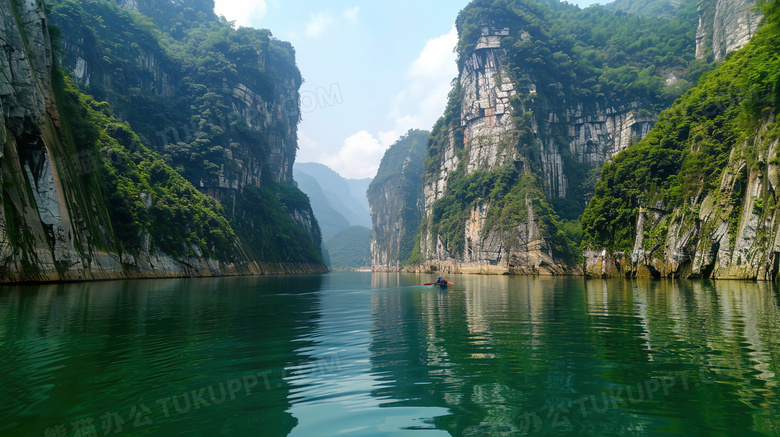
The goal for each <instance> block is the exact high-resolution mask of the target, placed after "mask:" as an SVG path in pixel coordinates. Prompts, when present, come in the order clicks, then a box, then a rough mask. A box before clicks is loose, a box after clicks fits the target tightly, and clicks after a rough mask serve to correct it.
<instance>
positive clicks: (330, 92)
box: [216, 0, 605, 178]
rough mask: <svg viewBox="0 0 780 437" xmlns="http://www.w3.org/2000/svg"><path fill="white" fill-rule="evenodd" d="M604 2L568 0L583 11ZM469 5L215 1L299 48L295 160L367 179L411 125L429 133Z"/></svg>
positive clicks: (222, 10) (453, 72)
mask: <svg viewBox="0 0 780 437" xmlns="http://www.w3.org/2000/svg"><path fill="white" fill-rule="evenodd" d="M570 2H572V1H571V0H570ZM604 2H605V1H604V0H601V1H599V0H577V1H573V3H576V4H578V5H580V6H582V7H585V6H588V5H590V4H593V3H604ZM467 4H468V0H394V1H378V0H370V1H369V0H329V1H327V2H323V1H315V0H295V1H283V0H249V1H247V0H216V11H217V13H218V14H221V15H224V16H225V17H227V19H228V20H231V21H235V22H236V25H237V26H251V27H256V28H266V29H270V30H271V32H273V34H274V36H275V37H277V38H279V39H282V40H285V41H290V42H291V43H292V44H293V45H294V46H295V49H296V55H297V61H298V67H299V68H300V70H301V73H302V74H303V77H304V80H305V83H304V84H303V86H302V88H301V96H302V109H303V121H302V122H301V124H300V126H299V131H298V136H299V147H300V150H299V151H298V158H297V162H321V163H323V164H326V165H328V166H329V167H331V168H333V169H334V170H336V171H337V172H339V173H340V174H341V175H342V176H344V177H348V178H369V177H373V176H374V175H375V174H376V171H377V168H378V166H379V161H380V160H381V158H382V155H383V154H384V151H385V150H386V149H387V147H389V146H390V145H392V144H393V143H394V142H395V141H396V140H397V139H398V138H399V137H400V136H401V135H403V134H404V133H406V132H407V131H408V130H409V129H410V128H416V129H431V127H432V126H433V124H434V123H435V122H436V120H437V119H438V118H439V117H440V116H441V115H442V113H443V111H444V106H445V105H446V102H447V93H448V92H449V90H450V83H451V81H452V79H454V78H455V77H456V76H457V68H456V66H455V54H454V53H453V49H454V48H455V45H456V44H457V35H456V32H455V30H454V26H453V24H454V23H455V18H456V16H457V14H458V12H459V11H460V10H461V9H463V8H464V7H465V6H466V5H467Z"/></svg>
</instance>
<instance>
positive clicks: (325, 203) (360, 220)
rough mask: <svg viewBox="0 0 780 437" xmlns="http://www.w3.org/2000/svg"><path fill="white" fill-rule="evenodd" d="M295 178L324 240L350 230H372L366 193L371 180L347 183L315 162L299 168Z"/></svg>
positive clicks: (356, 180) (344, 179)
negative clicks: (309, 201)
mask: <svg viewBox="0 0 780 437" xmlns="http://www.w3.org/2000/svg"><path fill="white" fill-rule="evenodd" d="M293 178H294V179H295V181H296V182H297V183H298V187H299V188H300V189H301V191H303V192H304V193H306V195H307V196H309V199H311V202H312V207H313V208H314V215H315V216H316V217H317V221H318V222H319V223H320V228H321V229H322V237H323V240H327V239H328V238H330V237H332V236H334V235H336V234H338V233H339V232H341V231H343V230H345V229H347V228H348V227H350V226H363V227H366V228H369V229H370V228H371V213H370V212H369V209H368V198H367V197H366V191H368V186H369V184H371V179H346V178H343V177H342V176H341V175H340V174H338V173H336V172H335V171H333V170H331V169H330V168H329V167H327V166H325V165H323V164H318V163H314V162H309V163H302V164H298V163H296V164H295V167H293Z"/></svg>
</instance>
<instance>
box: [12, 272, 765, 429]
mask: <svg viewBox="0 0 780 437" xmlns="http://www.w3.org/2000/svg"><path fill="white" fill-rule="evenodd" d="M449 279H451V280H454V281H455V282H456V285H455V286H452V287H450V288H449V289H448V290H447V291H446V292H441V291H440V290H438V289H432V288H430V287H421V286H419V284H421V283H423V282H429V281H430V278H428V277H425V276H417V275H390V274H374V275H372V274H359V273H354V274H332V275H327V276H313V277H285V278H226V279H197V280H168V281H136V282H108V283H91V284H69V285H49V286H37V287H5V288H0V357H2V360H0V435H2V436H53V437H62V436H84V437H86V436H92V435H94V436H104V435H115V436H118V435H126V436H135V435H139V436H140V435H159V436H174V435H188V436H194V435H199V436H200V435H202V436H217V435H224V436H228V435H229V436H244V435H247V436H249V435H252V436H255V435H256V436H288V435H290V436H305V437H308V436H331V435H354V436H383V435H402V436H413V435H421V436H437V435H442V436H446V435H453V436H521V435H564V436H594V435H599V436H672V435H700V436H733V435H739V436H744V437H747V436H768V435H779V434H780V418H778V416H780V414H779V413H780V388H778V382H780V378H779V377H778V371H779V370H780V369H779V368H778V362H779V361H778V360H779V359H780V311H779V309H778V302H779V301H780V295H779V294H778V289H777V288H776V287H775V286H773V285H771V284H755V283H743V282H710V281H699V282H691V281H683V282H672V281H623V280H610V281H601V280H591V281H586V280H584V279H580V278H527V277H480V276H464V277H453V278H449Z"/></svg>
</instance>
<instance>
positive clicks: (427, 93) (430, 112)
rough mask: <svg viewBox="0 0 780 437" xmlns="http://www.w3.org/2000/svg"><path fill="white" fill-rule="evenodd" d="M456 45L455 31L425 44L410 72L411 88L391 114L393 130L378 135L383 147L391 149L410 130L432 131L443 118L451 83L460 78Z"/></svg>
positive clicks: (402, 93)
mask: <svg viewBox="0 0 780 437" xmlns="http://www.w3.org/2000/svg"><path fill="white" fill-rule="evenodd" d="M457 44H458V31H457V30H456V29H455V27H453V28H452V29H451V30H450V32H449V33H447V34H446V35H442V36H439V37H437V38H433V39H431V40H429V41H428V42H427V43H426V44H425V48H423V51H422V53H420V56H419V57H418V58H417V59H415V60H414V62H412V64H411V66H410V67H409V70H408V72H407V77H408V78H409V80H410V83H409V85H408V86H407V87H406V89H404V90H402V91H401V92H399V93H398V95H397V96H396V99H395V102H394V104H393V107H392V109H391V110H390V114H389V116H390V119H391V120H392V121H393V123H394V127H393V128H392V129H390V130H388V131H385V132H380V133H379V134H378V136H379V138H380V140H381V141H382V144H383V145H385V146H388V147H389V146H390V145H392V143H394V142H395V141H397V140H398V139H399V138H400V137H401V136H402V135H404V134H405V133H406V132H407V131H408V130H409V129H431V128H432V127H433V125H434V124H435V123H436V120H438V119H439V117H441V116H442V114H443V113H444V108H445V107H446V106H447V96H448V95H449V92H450V90H451V89H452V79H453V78H455V77H456V76H457V75H458V67H457V63H456V60H457V57H456V54H455V52H454V48H455V46H456V45H457Z"/></svg>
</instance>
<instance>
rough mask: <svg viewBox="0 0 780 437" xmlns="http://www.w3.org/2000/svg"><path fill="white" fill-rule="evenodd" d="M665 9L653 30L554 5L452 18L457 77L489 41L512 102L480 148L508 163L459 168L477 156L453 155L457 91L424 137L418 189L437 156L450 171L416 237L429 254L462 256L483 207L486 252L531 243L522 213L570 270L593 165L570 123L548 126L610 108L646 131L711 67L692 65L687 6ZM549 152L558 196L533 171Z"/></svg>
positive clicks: (476, 9)
mask: <svg viewBox="0 0 780 437" xmlns="http://www.w3.org/2000/svg"><path fill="white" fill-rule="evenodd" d="M667 3H668V2H667ZM677 3H679V4H678V6H679V8H675V10H674V14H671V15H670V16H669V17H664V18H658V17H656V16H655V15H657V14H648V15H652V16H647V17H640V16H636V15H628V14H626V13H624V12H621V11H617V12H616V11H614V10H612V9H610V8H606V7H600V6H596V7H591V8H587V9H585V10H582V9H580V8H578V7H576V6H573V5H570V4H567V3H563V2H558V1H534V0H476V1H473V2H471V3H470V4H469V6H468V7H467V8H465V9H464V10H463V11H462V12H461V14H460V15H459V17H458V23H457V24H458V30H459V33H460V42H459V45H458V49H457V50H458V55H459V67H460V70H461V74H463V72H464V69H465V68H467V66H468V65H470V64H469V63H470V62H471V63H479V62H489V61H479V60H478V58H479V55H477V54H476V53H477V52H478V50H477V46H478V44H479V43H480V41H482V43H483V44H484V41H485V40H484V39H482V38H483V37H484V32H485V31H486V30H487V32H488V33H489V34H491V35H500V37H499V38H500V44H501V49H499V50H496V51H495V56H496V58H497V59H496V62H497V63H498V64H499V65H497V68H498V70H499V73H498V75H497V76H496V81H503V80H505V79H508V81H509V82H511V83H512V85H513V86H514V90H515V91H516V92H517V95H515V96H514V97H513V98H512V99H511V101H510V104H511V105H512V110H513V116H514V119H513V120H512V127H513V128H514V129H513V130H512V131H511V132H510V133H509V134H504V133H502V134H501V138H500V140H498V145H497V146H490V147H495V148H496V149H497V151H498V155H499V156H507V157H512V158H511V159H505V160H504V161H502V165H497V166H492V167H491V168H489V169H484V168H481V167H480V165H477V166H476V168H467V167H468V166H473V165H474V163H473V162H472V163H469V162H467V161H468V157H469V156H470V155H469V154H470V153H471V152H470V150H469V149H470V148H475V147H482V146H481V145H480V144H479V143H480V141H483V140H482V139H480V138H478V137H477V138H472V139H471V140H470V141H471V142H472V144H465V140H464V135H465V132H464V130H463V123H464V121H463V120H461V116H462V113H463V108H461V104H462V102H463V100H464V99H465V98H467V96H465V95H464V94H463V93H464V91H463V90H462V89H461V87H462V86H463V84H462V83H458V84H457V85H456V86H455V88H454V89H453V91H452V93H451V95H450V100H449V105H448V106H447V109H446V112H445V115H444V116H443V117H442V118H441V119H440V120H439V122H438V123H437V124H436V126H435V127H434V129H433V132H432V135H431V139H430V141H429V144H428V151H429V153H428V158H427V159H426V173H425V178H426V180H427V181H429V182H431V183H435V181H437V180H438V179H439V178H440V177H441V174H440V170H441V167H442V166H443V165H445V158H444V151H445V150H446V149H447V148H448V147H450V145H451V144H454V146H455V150H454V151H455V154H456V156H457V158H458V160H457V163H458V165H457V168H454V169H448V173H447V179H446V187H447V188H446V191H445V193H444V196H443V197H442V198H440V199H439V200H438V201H437V202H436V203H435V204H434V205H433V214H432V217H431V220H429V221H425V222H423V224H422V228H421V230H422V234H423V235H426V234H427V235H429V236H431V237H433V241H434V242H436V237H439V238H440V239H441V241H442V243H443V245H444V250H445V251H446V252H447V253H448V254H449V256H451V257H453V258H455V259H460V258H461V257H463V256H467V254H466V253H465V251H466V249H467V247H468V246H469V242H468V241H466V239H467V236H466V233H465V232H464V231H465V229H466V225H467V222H468V221H469V220H470V219H472V218H473V217H474V216H473V214H475V211H478V210H479V209H480V208H484V207H486V206H487V212H486V219H485V221H484V226H483V227H482V228H481V229H480V231H479V235H480V236H481V238H483V239H484V238H485V237H486V236H487V235H491V234H492V235H493V237H492V238H493V239H494V240H495V239H496V238H497V239H498V240H500V241H499V243H495V242H494V243H490V244H493V249H491V250H493V251H498V250H506V251H507V252H508V253H511V252H512V251H513V250H518V249H521V248H522V247H523V246H524V245H530V244H531V243H532V242H531V241H529V240H530V239H531V237H530V236H529V235H530V233H531V232H533V231H532V230H529V228H527V227H522V226H518V225H522V224H524V223H527V222H528V220H529V219H530V217H529V211H530V213H531V214H533V222H534V225H535V227H536V229H537V230H538V235H539V236H540V237H541V238H542V240H543V242H544V245H543V247H542V250H543V251H544V252H546V253H548V254H549V255H551V256H552V257H553V259H556V260H559V261H562V262H563V263H565V264H569V265H573V264H576V260H577V259H579V242H580V240H581V234H582V230H581V227H580V222H579V217H580V215H581V214H582V212H583V211H584V210H585V207H586V205H587V202H588V200H589V198H590V197H591V196H592V192H593V191H592V190H593V186H594V184H595V182H596V180H597V176H598V171H599V167H600V162H596V161H593V160H588V161H585V162H583V159H584V157H583V156H579V155H576V154H575V151H574V149H573V146H570V143H571V142H572V141H573V138H572V134H571V133H570V132H569V131H568V127H569V125H568V124H567V122H569V121H570V120H557V119H556V118H557V117H560V118H563V117H567V118H570V119H574V118H582V119H586V118H587V117H588V116H589V114H595V113H598V114H602V115H603V114H609V113H612V112H610V111H615V109H614V108H639V109H638V110H636V114H635V116H637V117H645V118H647V119H649V120H652V119H653V118H654V116H655V114H657V112H658V111H660V110H662V109H664V108H666V107H668V106H669V105H670V104H671V103H672V102H673V101H674V100H675V99H677V98H678V97H679V96H681V95H682V94H683V93H684V92H685V91H687V90H688V89H690V88H691V86H692V84H693V83H695V82H696V81H697V80H698V78H699V77H700V75H701V74H702V73H704V72H705V71H707V70H709V69H710V68H711V65H710V64H708V63H707V62H706V61H701V60H696V59H695V39H696V38H695V35H696V29H697V23H698V14H697V8H696V6H697V5H696V1H692V0H689V1H684V2H677ZM662 15H663V14H662ZM469 92H471V93H473V90H470V91H469ZM478 92H481V91H478ZM573 102H575V103H573ZM576 102H582V103H581V104H579V105H578V104H577V103H576ZM480 104H482V103H480ZM603 108H613V109H610V110H608V111H604V110H603ZM468 110H470V109H468V108H467V111H468ZM619 110H620V109H618V111H619ZM553 115H555V117H554V116H553ZM475 116H480V114H476V115H475ZM550 148H555V151H556V153H557V154H560V156H561V158H560V159H561V160H562V174H563V175H565V182H563V184H565V185H564V187H565V194H560V193H561V191H559V190H558V189H557V188H556V189H551V187H550V186H549V183H550V177H551V176H550V175H549V172H550V169H549V167H545V165H549V164H545V161H544V160H545V159H549V158H547V157H544V156H543V155H544V154H548V155H549V154H550V150H549V149H550ZM588 153H592V152H588ZM602 159H603V158H602ZM553 177H555V176H553ZM529 208H530V210H529ZM532 228H533V226H532ZM473 244H476V245H477V246H479V245H481V244H483V242H473ZM440 255H441V254H440ZM415 260H417V259H416V258H415Z"/></svg>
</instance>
